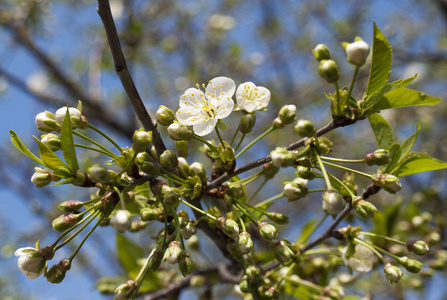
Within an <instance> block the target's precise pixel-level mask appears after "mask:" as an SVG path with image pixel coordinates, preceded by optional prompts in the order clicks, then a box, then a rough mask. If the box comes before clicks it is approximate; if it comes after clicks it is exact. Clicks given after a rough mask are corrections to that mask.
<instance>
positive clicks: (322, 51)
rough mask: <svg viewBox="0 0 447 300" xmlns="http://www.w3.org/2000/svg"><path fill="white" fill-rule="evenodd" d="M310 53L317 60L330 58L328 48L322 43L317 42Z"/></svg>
mask: <svg viewBox="0 0 447 300" xmlns="http://www.w3.org/2000/svg"><path fill="white" fill-rule="evenodd" d="M312 53H313V55H314V56H315V58H316V59H317V60H318V61H322V60H327V59H331V53H330V52H329V48H328V47H327V46H326V45H324V44H318V45H317V46H316V47H315V48H314V49H312Z"/></svg>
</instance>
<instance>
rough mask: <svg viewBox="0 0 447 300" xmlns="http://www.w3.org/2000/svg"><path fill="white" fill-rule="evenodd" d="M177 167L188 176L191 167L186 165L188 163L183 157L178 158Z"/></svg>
mask: <svg viewBox="0 0 447 300" xmlns="http://www.w3.org/2000/svg"><path fill="white" fill-rule="evenodd" d="M178 167H179V168H180V169H181V170H182V171H183V172H185V174H186V175H189V174H190V172H191V167H190V166H189V164H188V161H186V159H185V158H184V157H179V158H178Z"/></svg>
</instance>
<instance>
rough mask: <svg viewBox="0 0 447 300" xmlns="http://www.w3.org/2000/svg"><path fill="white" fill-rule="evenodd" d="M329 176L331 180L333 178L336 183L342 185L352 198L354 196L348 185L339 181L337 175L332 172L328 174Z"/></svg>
mask: <svg viewBox="0 0 447 300" xmlns="http://www.w3.org/2000/svg"><path fill="white" fill-rule="evenodd" d="M329 176H330V177H331V178H332V180H334V181H336V182H337V183H338V184H340V185H341V186H342V187H343V188H344V189H345V190H346V191H347V192H348V193H349V195H350V196H351V198H352V199H354V198H355V195H354V193H353V192H352V191H351V189H350V188H348V187H347V186H346V184H344V183H343V181H341V180H340V179H338V178H337V177H335V176H334V175H332V174H329Z"/></svg>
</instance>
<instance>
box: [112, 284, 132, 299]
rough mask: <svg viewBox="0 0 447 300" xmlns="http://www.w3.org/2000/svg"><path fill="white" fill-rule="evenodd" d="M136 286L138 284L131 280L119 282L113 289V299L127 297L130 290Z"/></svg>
mask: <svg viewBox="0 0 447 300" xmlns="http://www.w3.org/2000/svg"><path fill="white" fill-rule="evenodd" d="M137 287H138V284H137V283H136V282H135V281H133V280H129V281H127V282H126V283H123V284H120V285H119V286H118V287H117V288H116V289H115V291H114V292H115V293H116V295H115V298H113V299H114V300H124V299H128V296H130V294H131V293H132V291H133V290H135V289H136V288H137Z"/></svg>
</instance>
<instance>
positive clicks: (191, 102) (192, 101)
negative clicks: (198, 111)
mask: <svg viewBox="0 0 447 300" xmlns="http://www.w3.org/2000/svg"><path fill="white" fill-rule="evenodd" d="M204 96H205V95H204V94H203V92H202V91H201V90H199V89H196V88H189V89H187V90H186V91H185V93H184V94H183V95H182V96H180V101H179V106H180V107H181V108H182V107H185V106H192V107H194V106H198V107H201V106H202V105H203V101H200V99H203V100H205V98H204Z"/></svg>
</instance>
